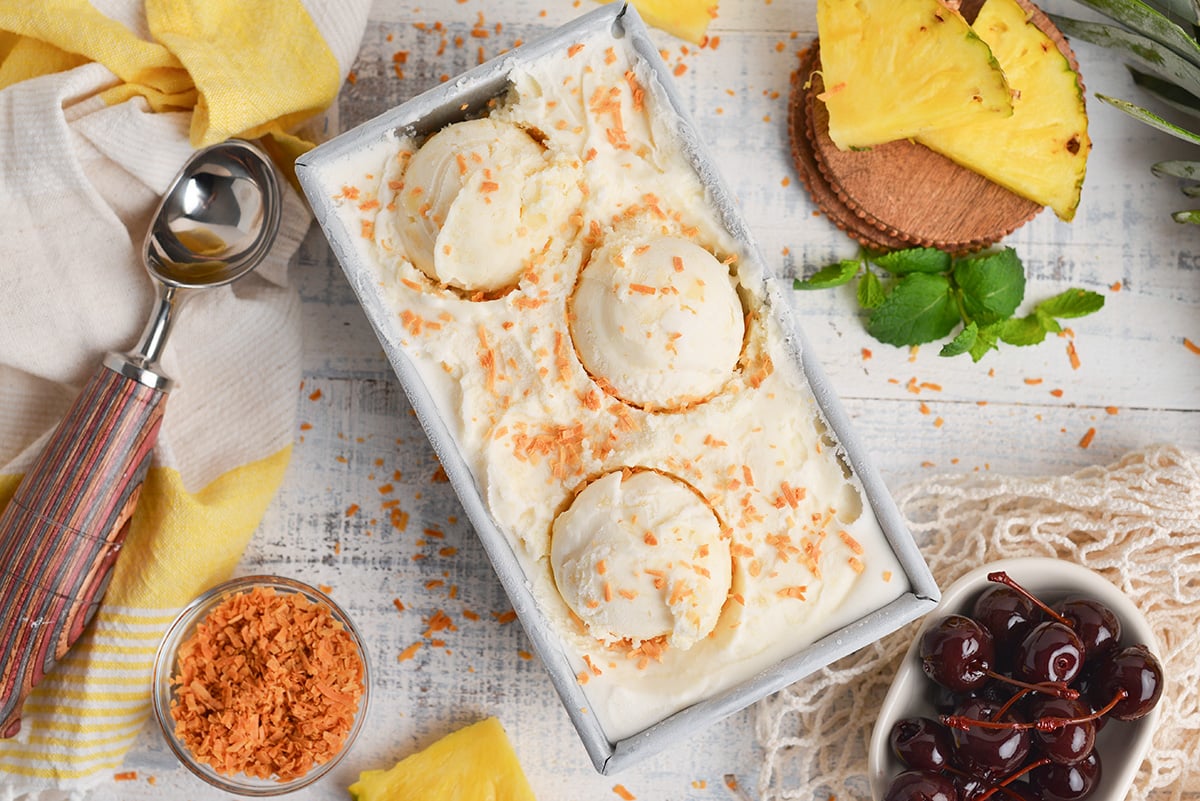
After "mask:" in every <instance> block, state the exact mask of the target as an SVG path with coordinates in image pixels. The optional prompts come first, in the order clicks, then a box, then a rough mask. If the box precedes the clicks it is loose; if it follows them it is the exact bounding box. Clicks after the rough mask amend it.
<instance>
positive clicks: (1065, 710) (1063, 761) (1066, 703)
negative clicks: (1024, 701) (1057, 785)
mask: <svg viewBox="0 0 1200 801" xmlns="http://www.w3.org/2000/svg"><path fill="white" fill-rule="evenodd" d="M1091 713H1092V708H1091V705H1090V704H1087V703H1085V702H1084V701H1083V700H1082V699H1067V698H1055V697H1053V696H1048V695H1039V696H1036V697H1035V698H1034V699H1033V701H1032V702H1031V703H1030V705H1029V710H1028V716H1029V719H1030V720H1033V721H1037V720H1043V719H1046V718H1061V719H1063V720H1064V721H1065V720H1068V719H1072V718H1085V717H1087V716H1088V715H1090V714H1091ZM1095 745H1096V726H1095V723H1094V722H1093V721H1090V720H1084V721H1079V722H1071V723H1065V725H1062V726H1056V727H1055V728H1052V729H1042V728H1037V729H1034V732H1033V747H1034V750H1036V751H1037V752H1038V753H1039V754H1041V755H1043V756H1046V757H1048V758H1049V759H1050V760H1051V761H1053V762H1057V763H1058V764H1060V765H1074V764H1075V763H1076V762H1081V761H1083V760H1084V759H1086V758H1087V755H1088V754H1090V753H1091V752H1092V748H1093V747H1095Z"/></svg>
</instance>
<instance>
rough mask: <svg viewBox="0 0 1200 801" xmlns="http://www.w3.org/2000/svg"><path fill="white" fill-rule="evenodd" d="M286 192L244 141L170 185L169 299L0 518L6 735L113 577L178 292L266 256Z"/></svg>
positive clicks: (214, 153) (160, 240)
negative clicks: (26, 699)
mask: <svg viewBox="0 0 1200 801" xmlns="http://www.w3.org/2000/svg"><path fill="white" fill-rule="evenodd" d="M281 200H282V198H281V195H280V187H279V182H278V180H277V179H276V177H275V172H274V169H273V168H272V166H271V163H270V161H268V160H267V158H266V156H264V155H263V154H262V153H261V152H260V151H259V150H258V149H257V148H255V147H254V146H252V145H250V144H247V143H245V142H239V141H230V142H225V143H222V144H219V145H214V146H212V147H209V148H206V149H204V150H200V151H198V152H197V153H195V154H194V155H193V156H192V158H191V159H190V160H189V161H188V162H187V164H185V165H184V167H183V169H182V170H181V171H180V172H179V174H178V176H176V178H175V180H174V181H173V182H172V184H171V187H170V188H169V189H168V190H167V192H166V194H165V195H164V196H163V199H162V202H161V203H160V204H159V207H158V211H157V212H156V213H155V215H154V221H153V223H152V224H151V226H150V230H149V232H148V233H147V234H146V240H145V245H144V248H143V257H144V261H145V265H146V269H147V270H149V272H150V274H151V276H153V277H154V278H155V279H156V280H155V285H156V291H157V296H158V297H157V305H156V308H155V310H154V314H153V315H152V316H151V318H150V322H149V324H148V325H147V326H146V330H145V332H144V333H143V334H142V339H141V342H140V344H139V345H138V347H137V348H136V349H135V350H134V351H132V352H130V353H126V354H110V355H109V356H108V357H107V358H106V359H105V360H104V364H103V366H102V367H101V368H100V369H98V370H97V371H96V372H95V373H94V374H93V375H92V377H91V379H90V380H89V381H88V383H87V384H86V385H85V386H84V387H83V390H82V391H81V392H80V393H79V395H78V396H77V397H76V399H75V402H74V403H73V404H72V406H71V408H70V409H69V410H68V412H67V414H66V416H65V417H64V418H63V419H62V421H61V422H60V423H59V424H58V427H57V428H56V429H55V430H54V432H53V433H52V434H51V435H50V438H49V440H48V441H47V443H46V445H45V447H44V448H43V450H42V452H41V454H40V455H39V456H38V457H37V459H36V460H35V461H34V463H33V464H32V465H31V467H30V468H29V470H28V471H27V472H26V473H25V476H24V478H23V479H22V480H21V483H20V485H18V487H17V490H16V493H15V494H14V495H13V497H12V500H11V501H9V503H8V505H7V506H6V507H5V508H4V512H3V514H2V515H0V643H3V647H2V648H0V737H12V736H14V735H15V734H16V733H17V732H18V731H19V730H20V728H21V706H22V704H23V702H24V700H25V697H26V696H28V694H29V693H30V691H31V690H32V689H33V687H34V685H36V684H37V683H38V682H40V681H41V680H42V678H43V677H44V676H45V674H46V673H47V672H48V671H50V670H51V669H52V668H53V667H54V664H55V663H56V662H57V661H58V660H60V659H62V657H63V656H64V655H65V654H66V653H67V651H68V650H69V649H70V647H71V646H72V645H73V644H74V643H75V641H76V640H77V639H78V638H79V635H80V634H82V633H83V629H84V627H85V626H86V625H87V623H88V621H89V620H91V618H92V616H93V615H94V614H95V612H96V609H97V608H98V607H99V605H100V599H101V598H102V597H103V595H104V590H105V588H106V587H107V586H108V578H109V575H110V574H111V571H112V566H113V563H114V562H115V561H116V558H117V554H118V553H119V552H120V549H121V545H122V543H123V542H124V540H125V534H126V531H127V530H128V528H129V522H130V519H131V517H132V515H133V510H134V508H135V506H136V505H137V499H138V496H139V495H140V493H141V487H142V481H143V479H144V478H145V475H146V470H147V468H148V467H149V464H150V454H151V451H152V450H153V448H154V443H155V440H156V438H157V436H158V429H159V426H160V425H161V423H162V418H163V413H164V411H165V410H166V403H165V400H166V396H167V392H168V390H169V389H170V387H171V381H170V379H168V378H167V377H166V376H165V375H164V374H163V373H162V372H161V371H160V370H159V369H158V359H159V357H160V356H161V355H162V349H163V345H164V343H165V341H166V338H167V334H168V333H169V332H170V330H171V324H172V323H173V322H174V319H175V311H176V309H177V307H178V304H179V302H180V300H181V299H182V298H183V297H185V296H186V295H187V294H188V293H190V292H192V291H194V290H197V289H200V288H204V287H213V286H219V285H221V284H227V283H229V282H230V281H233V280H235V279H237V278H239V277H241V276H243V275H245V274H246V273H248V272H249V271H250V270H252V269H254V268H255V267H256V266H257V265H258V264H259V263H261V262H262V260H263V258H264V257H265V256H266V254H267V252H268V251H269V250H270V247H271V244H272V242H273V241H274V240H275V235H276V233H277V231H278V230H279V218H280V206H281ZM213 389H214V390H219V389H220V388H213ZM217 396H218V397H219V393H218V394H217Z"/></svg>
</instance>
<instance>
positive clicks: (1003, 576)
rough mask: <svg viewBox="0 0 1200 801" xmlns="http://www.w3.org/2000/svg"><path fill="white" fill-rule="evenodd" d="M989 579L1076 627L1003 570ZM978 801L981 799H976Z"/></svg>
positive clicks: (1058, 619) (1063, 622) (989, 574)
mask: <svg viewBox="0 0 1200 801" xmlns="http://www.w3.org/2000/svg"><path fill="white" fill-rule="evenodd" d="M987 579H988V581H994V582H996V583H997V584H1003V585H1004V586H1006V587H1009V588H1011V589H1013V590H1015V591H1016V592H1019V593H1020V594H1021V595H1023V596H1025V597H1026V598H1028V599H1029V600H1030V601H1033V602H1034V603H1035V604H1037V605H1038V607H1039V608H1040V609H1041V610H1042V611H1043V612H1045V613H1046V614H1047V615H1049V616H1050V617H1052V618H1054V619H1055V620H1057V621H1058V622H1059V623H1062V624H1063V625H1064V626H1070V627H1071V628H1072V629H1074V628H1075V626H1074V625H1072V623H1071V621H1070V620H1067V619H1066V618H1065V617H1063V616H1062V615H1060V614H1059V613H1058V612H1055V611H1054V610H1053V609H1051V608H1050V607H1049V606H1046V604H1045V603H1044V602H1043V601H1042V599H1040V598H1038V597H1037V596H1036V595H1034V594H1033V593H1031V592H1030V591H1029V590H1027V589H1025V588H1024V587H1022V586H1021V585H1020V584H1018V583H1017V582H1016V581H1014V580H1013V579H1012V578H1010V577H1009V575H1008V574H1007V573H1005V572H1004V571H1003V570H998V571H996V572H995V573H988V576H987ZM976 801H979V799H976Z"/></svg>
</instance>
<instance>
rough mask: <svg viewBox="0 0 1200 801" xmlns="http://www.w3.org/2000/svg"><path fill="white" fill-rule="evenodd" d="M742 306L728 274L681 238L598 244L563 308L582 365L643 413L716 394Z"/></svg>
mask: <svg viewBox="0 0 1200 801" xmlns="http://www.w3.org/2000/svg"><path fill="white" fill-rule="evenodd" d="M742 315H743V311H742V303H741V300H740V299H739V298H738V295H737V290H736V288H735V285H734V283H733V280H732V278H731V277H730V275H729V268H728V267H726V266H725V265H724V264H721V262H719V261H717V259H716V257H714V256H713V255H712V254H711V253H709V252H708V251H707V250H705V249H704V248H702V247H700V246H699V245H697V244H695V243H694V242H691V241H689V240H687V239H684V238H682V237H666V236H655V237H650V238H644V237H641V236H637V235H634V236H631V237H629V238H623V237H621V236H619V235H617V236H613V237H610V238H606V239H605V241H604V242H603V243H602V244H601V245H600V247H598V248H597V249H596V250H594V251H593V252H592V256H591V258H590V259H589V260H588V263H587V266H586V267H584V268H583V272H582V274H581V275H580V276H579V283H578V285H577V287H576V289H575V294H574V295H573V296H572V298H571V302H570V306H569V310H568V318H567V319H568V322H569V323H570V328H571V337H572V340H573V341H574V343H575V349H576V352H577V353H578V354H579V359H580V361H581V362H583V366H584V368H586V369H587V371H588V372H589V373H590V374H591V375H592V377H593V378H595V379H596V380H597V381H601V382H605V383H606V385H607V388H608V389H609V391H610V393H611V394H613V395H615V396H616V397H619V398H621V399H622V400H624V401H626V402H628V403H631V404H634V405H636V406H640V407H642V408H643V409H671V408H679V407H685V406H690V405H692V404H694V403H698V402H700V401H703V400H706V399H707V398H709V397H711V396H712V395H714V394H715V393H717V392H718V391H719V390H720V389H721V387H722V386H724V385H725V383H726V382H727V381H728V380H729V379H730V378H731V377H732V375H733V370H734V368H735V367H736V366H737V360H738V355H739V354H740V353H741V351H742V335H743V333H744V330H745V327H744V323H743V317H742Z"/></svg>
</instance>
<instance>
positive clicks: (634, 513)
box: [550, 470, 732, 649]
mask: <svg viewBox="0 0 1200 801" xmlns="http://www.w3.org/2000/svg"><path fill="white" fill-rule="evenodd" d="M550 564H551V568H552V569H553V571H554V580H555V583H556V584H557V585H558V590H559V593H560V594H561V595H562V597H563V600H564V601H566V603H567V606H569V607H570V608H571V611H573V612H574V613H575V614H576V615H578V616H579V618H580V619H581V620H582V621H583V622H584V624H585V625H586V626H587V628H588V631H589V633H590V634H591V635H592V636H594V637H596V638H597V639H599V640H602V641H604V642H609V643H613V642H620V641H622V640H629V641H630V642H632V643H634V644H635V645H637V644H640V643H641V642H644V641H646V640H650V639H653V638H656V637H665V638H666V642H667V644H668V645H669V646H671V647H674V648H679V649H687V648H690V647H691V646H693V645H694V644H696V643H697V642H699V641H700V640H701V639H703V638H704V637H706V636H707V635H708V634H709V632H711V631H712V630H713V628H714V627H715V626H716V625H717V619H718V617H720V614H721V608H722V606H723V605H724V604H725V598H726V596H727V595H728V594H729V587H730V581H731V574H732V560H731V558H730V553H729V540H728V538H726V537H723V536H722V532H721V525H720V522H719V521H718V520H717V516H716V515H715V514H714V513H713V511H712V509H711V508H710V507H709V506H708V504H707V503H705V502H704V499H703V498H701V497H700V495H699V494H697V493H696V491H695V490H693V489H692V488H691V487H689V486H688V485H687V484H684V483H683V482H682V481H679V480H677V479H674V478H671V477H670V476H666V475H663V474H661V473H657V472H652V471H648V470H643V471H635V472H614V473H608V474H606V475H604V476H602V477H600V478H599V479H597V480H595V481H593V482H592V483H591V484H589V485H588V486H587V487H586V488H584V490H583V491H582V492H580V493H579V495H577V496H576V497H575V499H574V501H572V502H571V505H570V507H568V508H567V510H566V511H564V512H563V513H562V514H560V515H559V516H558V518H557V519H555V521H554V528H553V533H552V535H551V540H550Z"/></svg>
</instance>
